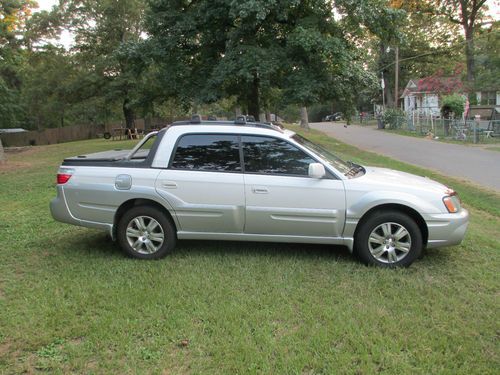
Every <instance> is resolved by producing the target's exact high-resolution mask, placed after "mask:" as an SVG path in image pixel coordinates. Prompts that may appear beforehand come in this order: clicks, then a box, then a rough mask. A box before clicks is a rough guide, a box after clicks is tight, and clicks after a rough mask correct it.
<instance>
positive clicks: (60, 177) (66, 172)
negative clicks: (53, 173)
mask: <svg viewBox="0 0 500 375" xmlns="http://www.w3.org/2000/svg"><path fill="white" fill-rule="evenodd" d="M73 173H75V170H74V169H73V168H59V171H57V184H58V185H64V184H65V183H66V182H68V181H69V179H70V178H71V176H73Z"/></svg>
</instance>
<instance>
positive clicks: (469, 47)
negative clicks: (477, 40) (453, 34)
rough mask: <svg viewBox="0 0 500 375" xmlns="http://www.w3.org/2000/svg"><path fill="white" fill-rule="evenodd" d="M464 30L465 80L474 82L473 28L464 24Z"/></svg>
mask: <svg viewBox="0 0 500 375" xmlns="http://www.w3.org/2000/svg"><path fill="white" fill-rule="evenodd" d="M464 31H465V41H466V43H465V60H466V62H467V82H468V83H473V82H474V30H473V28H472V27H467V26H464Z"/></svg>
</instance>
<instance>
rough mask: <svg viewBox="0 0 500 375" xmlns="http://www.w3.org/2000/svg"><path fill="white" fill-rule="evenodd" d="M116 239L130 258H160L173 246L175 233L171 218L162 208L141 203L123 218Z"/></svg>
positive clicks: (170, 250)
mask: <svg viewBox="0 0 500 375" xmlns="http://www.w3.org/2000/svg"><path fill="white" fill-rule="evenodd" d="M117 238H118V243H119V244H120V247H121V248H122V250H123V251H124V252H125V253H126V254H127V255H129V256H131V257H134V258H138V259H160V258H163V257H165V256H166V255H167V254H169V253H170V252H172V250H173V249H174V247H175V243H176V232H175V227H174V225H173V223H172V222H171V220H170V219H169V218H168V217H167V216H166V215H165V213H163V212H162V211H161V210H159V209H157V208H155V207H151V206H139V207H134V208H132V209H130V210H129V211H127V212H126V213H125V214H124V215H123V216H122V217H121V219H120V221H119V222H118V227H117Z"/></svg>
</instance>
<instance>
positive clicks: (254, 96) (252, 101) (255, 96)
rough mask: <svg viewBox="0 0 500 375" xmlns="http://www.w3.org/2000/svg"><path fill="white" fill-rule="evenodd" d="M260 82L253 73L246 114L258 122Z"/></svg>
mask: <svg viewBox="0 0 500 375" xmlns="http://www.w3.org/2000/svg"><path fill="white" fill-rule="evenodd" d="M259 86H260V81H259V77H257V73H254V76H253V82H252V87H251V90H250V96H249V101H248V114H249V115H252V116H253V117H254V118H255V120H257V121H258V119H259V116H260V102H259V101H260V97H259Z"/></svg>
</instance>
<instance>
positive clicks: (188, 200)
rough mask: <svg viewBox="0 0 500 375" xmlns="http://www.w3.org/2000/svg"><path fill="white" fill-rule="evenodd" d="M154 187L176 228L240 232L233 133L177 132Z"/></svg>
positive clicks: (239, 179)
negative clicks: (175, 220) (177, 226)
mask: <svg viewBox="0 0 500 375" xmlns="http://www.w3.org/2000/svg"><path fill="white" fill-rule="evenodd" d="M156 190H157V192H158V193H159V194H160V196H161V197H163V198H164V199H166V200H167V201H168V203H169V204H170V206H172V208H173V210H174V211H175V215H176V217H177V219H178V221H179V224H180V228H179V230H180V231H183V232H208V233H242V232H243V226H244V221H245V191H244V180H243V174H242V170H241V162H240V153H239V138H238V136H236V135H230V134H185V135H182V136H181V137H180V138H179V140H178V142H177V145H176V147H174V150H173V154H172V157H171V158H170V164H169V166H168V169H164V170H162V171H161V173H160V175H159V176H158V179H157V181H156Z"/></svg>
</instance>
